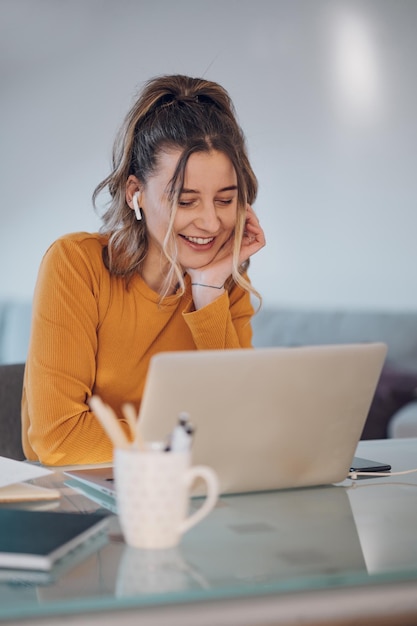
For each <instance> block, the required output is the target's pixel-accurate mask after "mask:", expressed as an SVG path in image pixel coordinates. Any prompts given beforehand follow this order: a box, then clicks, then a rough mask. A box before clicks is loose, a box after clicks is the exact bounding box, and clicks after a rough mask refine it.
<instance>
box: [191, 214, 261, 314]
mask: <svg viewBox="0 0 417 626" xmlns="http://www.w3.org/2000/svg"><path fill="white" fill-rule="evenodd" d="M233 243H234V233H233V234H232V236H231V237H230V238H229V239H228V241H227V242H226V243H225V244H224V246H222V248H221V249H220V250H219V252H218V253H217V255H216V256H215V257H214V259H213V260H212V261H211V262H210V263H209V264H208V265H206V266H204V267H199V268H198V269H190V268H187V269H186V271H187V273H188V274H189V275H190V277H191V283H192V284H193V300H194V304H195V306H196V308H201V307H202V306H205V305H206V304H209V303H210V302H212V301H213V300H215V299H216V298H218V297H219V295H221V294H222V293H223V291H224V289H223V286H224V284H225V282H226V280H227V279H228V278H229V276H230V275H231V274H232V269H233ZM265 243H266V242H265V235H264V231H263V230H262V228H261V225H260V224H259V220H258V218H257V217H256V215H255V212H254V210H253V209H252V207H251V206H250V205H249V204H248V205H247V208H246V223H245V228H244V234H243V238H242V244H241V247H240V254H239V265H242V263H244V262H245V261H247V260H248V259H249V258H250V257H251V256H252V255H253V254H255V253H256V252H258V251H259V250H261V249H262V248H263V247H264V246H265Z"/></svg>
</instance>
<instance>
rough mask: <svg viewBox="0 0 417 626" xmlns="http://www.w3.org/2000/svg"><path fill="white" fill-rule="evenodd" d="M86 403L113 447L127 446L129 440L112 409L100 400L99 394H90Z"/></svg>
mask: <svg viewBox="0 0 417 626" xmlns="http://www.w3.org/2000/svg"><path fill="white" fill-rule="evenodd" d="M88 404H89V405H90V407H91V408H92V410H93V412H94V415H95V416H96V417H97V419H98V421H99V422H100V424H101V425H102V427H103V429H104V430H105V432H106V433H107V435H108V436H109V438H110V440H111V441H112V443H113V445H114V447H115V448H127V447H129V445H130V444H129V440H128V438H127V437H126V435H125V433H124V432H123V429H122V427H121V426H120V424H119V420H118V419H117V416H116V414H115V413H114V411H113V410H112V409H111V408H110V407H109V406H108V405H107V404H104V402H103V401H102V400H101V398H100V397H99V396H91V398H90V400H89V402H88Z"/></svg>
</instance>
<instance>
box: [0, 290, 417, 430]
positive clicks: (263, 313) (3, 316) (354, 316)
mask: <svg viewBox="0 0 417 626" xmlns="http://www.w3.org/2000/svg"><path fill="white" fill-rule="evenodd" d="M30 316H31V305H30V302H17V301H3V302H1V301H0V363H21V362H24V361H25V359H26V354H27V346H28V341H29V333H30ZM253 330H254V345H255V347H264V346H265V347H266V346H300V345H314V344H326V343H330V344H331V343H351V342H363V341H383V342H385V343H387V345H388V356H387V361H386V366H385V368H384V370H383V373H382V375H381V380H380V383H379V385H378V388H377V391H376V394H375V398H374V402H373V404H372V407H371V411H370V414H369V416H368V420H367V423H366V426H365V429H364V432H363V438H364V439H379V438H384V437H387V436H388V437H408V436H417V395H416V388H417V312H416V313H405V312H398V313H397V312H390V311H384V312H366V311H364V312H361V311H310V310H299V309H289V308H288V309H285V308H278V307H277V308H272V307H268V306H264V307H263V308H262V309H261V310H260V311H259V313H257V314H256V316H255V317H254V320H253Z"/></svg>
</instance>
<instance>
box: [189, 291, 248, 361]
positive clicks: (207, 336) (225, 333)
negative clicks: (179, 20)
mask: <svg viewBox="0 0 417 626" xmlns="http://www.w3.org/2000/svg"><path fill="white" fill-rule="evenodd" d="M252 315H253V307H252V305H251V304H250V298H249V294H246V293H245V294H243V296H242V297H241V298H240V299H239V300H236V301H235V302H232V303H231V302H230V299H229V294H228V293H227V292H226V291H225V292H224V293H223V294H222V295H221V296H219V297H218V298H217V299H216V300H215V301H213V302H212V303H210V304H209V305H207V306H206V307H204V308H202V309H199V310H197V311H191V310H190V311H186V312H184V319H185V321H186V323H187V325H188V327H189V328H190V331H191V333H192V335H193V339H194V343H195V346H196V348H197V349H198V350H216V349H217V350H222V349H233V348H250V347H252V327H251V323H250V320H251V317H252Z"/></svg>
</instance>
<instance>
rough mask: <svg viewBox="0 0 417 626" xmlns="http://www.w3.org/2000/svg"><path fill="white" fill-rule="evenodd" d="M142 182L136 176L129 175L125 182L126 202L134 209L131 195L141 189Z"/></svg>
mask: <svg viewBox="0 0 417 626" xmlns="http://www.w3.org/2000/svg"><path fill="white" fill-rule="evenodd" d="M141 189H142V183H141V182H140V180H139V179H138V178H136V176H133V175H130V176H129V178H128V179H127V182H126V203H127V205H128V206H129V207H130V208H131V209H132V211H134V210H135V209H134V206H133V196H134V194H135V193H136V192H137V191H141Z"/></svg>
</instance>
